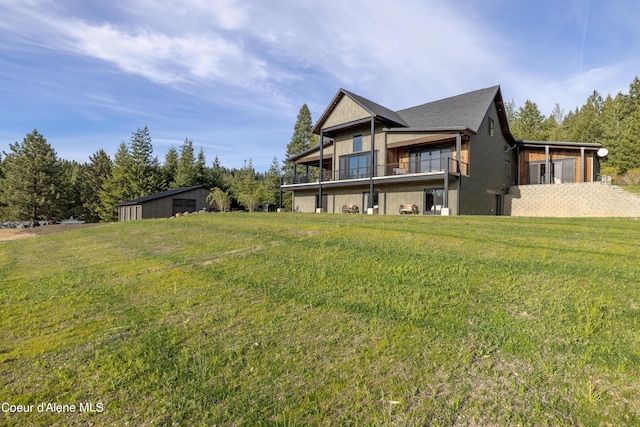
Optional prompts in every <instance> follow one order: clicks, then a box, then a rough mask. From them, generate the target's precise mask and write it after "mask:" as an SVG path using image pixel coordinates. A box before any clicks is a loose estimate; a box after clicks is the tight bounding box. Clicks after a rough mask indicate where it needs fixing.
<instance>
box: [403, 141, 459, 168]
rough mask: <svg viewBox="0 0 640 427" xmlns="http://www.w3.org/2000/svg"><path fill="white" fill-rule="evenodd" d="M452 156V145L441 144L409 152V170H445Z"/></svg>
mask: <svg viewBox="0 0 640 427" xmlns="http://www.w3.org/2000/svg"><path fill="white" fill-rule="evenodd" d="M449 157H451V146H450V145H447V146H439V147H433V148H428V149H422V150H415V151H411V152H410V153H409V172H410V173H425V172H438V171H443V170H445V169H446V167H447V162H448V159H449Z"/></svg>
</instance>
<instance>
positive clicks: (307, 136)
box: [283, 104, 318, 176]
mask: <svg viewBox="0 0 640 427" xmlns="http://www.w3.org/2000/svg"><path fill="white" fill-rule="evenodd" d="M317 143H318V136H317V135H314V134H313V123H312V119H311V112H310V111H309V107H307V104H303V105H302V107H301V108H300V111H299V112H298V117H297V119H296V123H295V125H294V126H293V135H292V136H291V141H289V144H287V152H286V154H285V159H288V158H289V157H291V156H293V155H295V154H298V153H301V152H302V151H304V150H307V149H309V148H311V147H312V146H314V145H316V144H317ZM294 167H297V168H298V169H297V170H296V171H295V172H296V174H298V173H303V171H304V169H303V166H296V165H294V164H293V163H289V162H286V161H285V163H284V167H283V170H284V173H285V175H287V176H291V175H293V172H294Z"/></svg>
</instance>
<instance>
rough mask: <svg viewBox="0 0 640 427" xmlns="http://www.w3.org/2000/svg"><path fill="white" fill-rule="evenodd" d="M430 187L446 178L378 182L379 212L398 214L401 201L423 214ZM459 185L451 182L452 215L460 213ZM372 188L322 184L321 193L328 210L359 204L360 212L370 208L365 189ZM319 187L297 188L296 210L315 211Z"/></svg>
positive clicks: (437, 185) (333, 211)
mask: <svg viewBox="0 0 640 427" xmlns="http://www.w3.org/2000/svg"><path fill="white" fill-rule="evenodd" d="M429 188H444V182H443V181H436V182H423V183H409V184H406V183H405V184H393V185H388V184H378V185H375V186H374V192H378V207H379V211H378V213H379V214H381V215H399V214H400V212H399V208H400V205H401V204H415V205H416V206H418V210H419V212H420V214H421V215H422V214H424V212H423V210H424V202H425V200H424V198H425V196H424V191H425V189H429ZM458 188H459V184H458V182H457V181H454V180H452V181H451V182H450V183H449V209H450V214H451V215H458ZM368 192H369V185H368V184H367V185H362V186H353V187H343V188H323V190H322V194H323V195H324V196H325V197H326V201H327V206H326V207H327V212H328V213H342V206H344V205H357V206H358V210H359V211H360V213H366V212H367V206H364V193H368ZM317 194H318V191H317V190H304V191H301V190H298V191H295V192H294V197H293V209H294V211H296V212H315V210H316V206H315V204H316V196H317Z"/></svg>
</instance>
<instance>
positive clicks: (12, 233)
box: [0, 224, 104, 242]
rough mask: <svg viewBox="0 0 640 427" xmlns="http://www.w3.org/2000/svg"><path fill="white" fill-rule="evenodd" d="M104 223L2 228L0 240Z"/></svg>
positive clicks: (17, 238)
mask: <svg viewBox="0 0 640 427" xmlns="http://www.w3.org/2000/svg"><path fill="white" fill-rule="evenodd" d="M98 225H104V224H55V225H45V226H44V227H34V228H3V229H0V242H7V241H9V240H19V239H26V238H27V237H36V236H42V235H45V234H51V233H60V232H63V231H69V230H76V229H78V228H87V227H96V226H98Z"/></svg>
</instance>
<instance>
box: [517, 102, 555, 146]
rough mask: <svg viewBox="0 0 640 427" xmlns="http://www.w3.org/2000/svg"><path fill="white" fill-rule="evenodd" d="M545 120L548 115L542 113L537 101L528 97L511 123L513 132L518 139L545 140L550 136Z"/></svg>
mask: <svg viewBox="0 0 640 427" xmlns="http://www.w3.org/2000/svg"><path fill="white" fill-rule="evenodd" d="M545 121H546V117H545V116H544V115H543V114H542V113H540V110H539V109H538V106H537V105H536V103H535V102H532V101H530V100H528V99H527V101H526V102H525V103H524V107H520V109H518V111H517V112H516V113H515V115H514V117H513V119H512V122H511V123H510V128H511V133H512V134H513V136H514V137H515V138H516V139H529V140H533V141H545V140H546V139H547V138H548V134H547V131H546V127H545Z"/></svg>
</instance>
